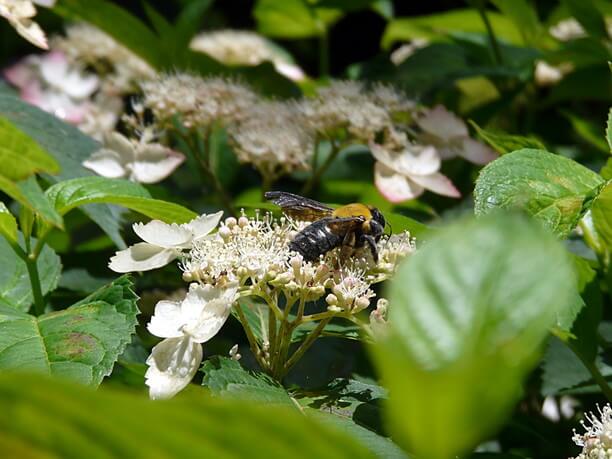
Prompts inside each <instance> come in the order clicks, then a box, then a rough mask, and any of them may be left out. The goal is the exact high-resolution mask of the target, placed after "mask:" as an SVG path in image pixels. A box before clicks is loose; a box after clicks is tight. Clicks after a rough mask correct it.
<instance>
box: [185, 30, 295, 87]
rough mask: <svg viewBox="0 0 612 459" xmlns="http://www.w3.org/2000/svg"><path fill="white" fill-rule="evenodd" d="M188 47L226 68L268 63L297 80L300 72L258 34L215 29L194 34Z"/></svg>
mask: <svg viewBox="0 0 612 459" xmlns="http://www.w3.org/2000/svg"><path fill="white" fill-rule="evenodd" d="M189 47H190V48H191V49H192V50H194V51H197V52H200V53H204V54H208V55H209V56H210V57H212V58H214V59H216V60H218V61H219V62H223V63H224V64H227V65H258V64H261V63H262V62H266V61H269V62H272V64H274V67H275V68H276V71H277V72H278V73H280V74H282V75H285V76H286V77H287V78H289V79H291V80H294V81H300V80H303V79H304V72H303V71H302V69H300V68H299V67H298V66H297V65H295V64H294V63H293V62H292V61H291V60H290V59H289V57H288V55H287V54H285V53H283V52H281V51H280V49H279V48H278V46H277V45H275V44H273V43H272V42H271V41H270V40H268V39H267V38H265V37H263V36H262V35H259V34H258V33H255V32H251V31H247V30H232V29H226V30H216V31H213V32H202V33H199V34H198V35H196V36H195V37H194V38H193V40H191V43H190V45H189Z"/></svg>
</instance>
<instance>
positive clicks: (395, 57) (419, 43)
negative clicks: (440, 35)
mask: <svg viewBox="0 0 612 459" xmlns="http://www.w3.org/2000/svg"><path fill="white" fill-rule="evenodd" d="M426 46H429V40H427V39H425V38H415V39H413V40H412V41H410V42H408V43H405V44H403V45H402V46H400V47H399V48H397V49H396V50H395V51H393V52H392V53H391V56H390V58H391V62H393V63H394V64H395V65H400V64H401V63H402V62H404V61H405V60H406V59H408V58H409V57H410V56H412V55H413V54H414V53H416V52H417V51H418V50H419V49H421V48H425V47H426Z"/></svg>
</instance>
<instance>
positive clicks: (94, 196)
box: [46, 177, 197, 223]
mask: <svg viewBox="0 0 612 459" xmlns="http://www.w3.org/2000/svg"><path fill="white" fill-rule="evenodd" d="M46 195H47V197H48V198H49V200H50V201H51V202H52V203H53V205H54V207H55V209H57V211H58V212H59V213H60V214H62V215H64V214H66V213H67V212H69V211H70V210H72V209H74V208H75V207H80V206H84V205H87V204H93V203H107V204H117V205H120V206H123V207H127V208H128V209H131V210H135V211H136V212H140V213H141V214H143V215H146V216H147V217H150V218H154V219H158V220H162V221H165V222H168V223H186V222H188V221H189V220H192V219H193V218H195V217H196V216H197V215H196V214H195V212H193V211H191V210H189V209H187V208H186V207H183V206H181V205H178V204H174V203H171V202H166V201H160V200H159V199H153V198H151V195H150V194H149V192H148V191H147V189H146V188H144V187H143V186H142V185H139V184H137V183H134V182H130V181H128V180H121V179H109V178H105V177H81V178H76V179H72V180H66V181H64V182H60V183H56V184H55V185H53V186H51V187H50V188H48V189H47V191H46Z"/></svg>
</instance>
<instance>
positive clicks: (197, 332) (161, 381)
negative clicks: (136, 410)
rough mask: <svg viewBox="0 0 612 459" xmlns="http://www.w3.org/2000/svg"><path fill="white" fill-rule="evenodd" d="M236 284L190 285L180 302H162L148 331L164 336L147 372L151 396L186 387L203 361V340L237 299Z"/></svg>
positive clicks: (169, 394)
mask: <svg viewBox="0 0 612 459" xmlns="http://www.w3.org/2000/svg"><path fill="white" fill-rule="evenodd" d="M236 293H237V289H236V287H226V288H220V287H213V286H211V285H205V286H202V285H199V284H196V283H194V284H191V285H190V287H189V292H188V293H187V296H186V297H185V299H184V300H183V301H181V302H175V301H160V302H159V303H157V305H156V306H155V313H154V315H153V316H152V317H151V322H150V323H149V325H148V327H147V328H148V330H149V332H151V334H153V335H155V336H158V337H160V338H165V339H164V340H163V341H162V342H160V343H159V344H157V345H156V346H155V347H154V348H153V349H152V351H151V355H150V356H149V358H148V359H147V365H149V368H148V370H147V372H146V374H145V378H146V384H147V386H149V395H150V397H151V398H152V399H164V398H170V397H173V396H174V395H176V394H177V393H178V392H180V391H181V390H183V389H184V388H185V387H186V386H187V385H188V384H189V382H190V381H191V380H192V379H193V376H194V375H195V373H196V372H197V371H198V368H199V366H200V363H201V362H202V346H201V344H202V343H205V342H206V341H208V340H210V339H211V338H212V337H213V336H215V335H216V334H217V333H218V332H219V330H220V329H221V327H222V326H223V324H224V323H225V321H226V320H227V318H228V317H229V314H230V310H231V307H232V304H233V302H234V301H235V300H236Z"/></svg>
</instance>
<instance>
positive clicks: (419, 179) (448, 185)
mask: <svg viewBox="0 0 612 459" xmlns="http://www.w3.org/2000/svg"><path fill="white" fill-rule="evenodd" d="M410 178H411V179H412V180H413V181H414V182H416V183H418V184H419V185H421V186H422V187H423V188H425V189H427V190H429V191H433V192H434V193H436V194H441V195H442V196H449V197H451V198H460V197H461V193H460V192H459V190H458V189H457V188H455V185H453V182H451V181H450V179H449V178H448V177H446V176H445V175H442V174H440V173H439V172H437V173H435V174H430V175H413V176H411V177H410Z"/></svg>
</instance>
